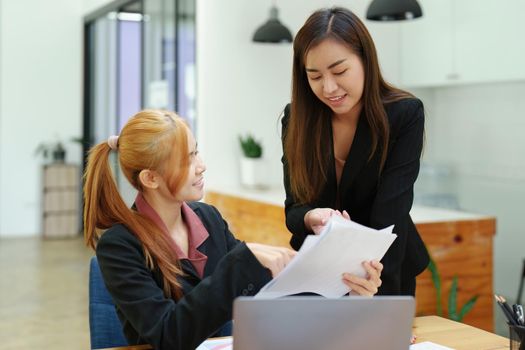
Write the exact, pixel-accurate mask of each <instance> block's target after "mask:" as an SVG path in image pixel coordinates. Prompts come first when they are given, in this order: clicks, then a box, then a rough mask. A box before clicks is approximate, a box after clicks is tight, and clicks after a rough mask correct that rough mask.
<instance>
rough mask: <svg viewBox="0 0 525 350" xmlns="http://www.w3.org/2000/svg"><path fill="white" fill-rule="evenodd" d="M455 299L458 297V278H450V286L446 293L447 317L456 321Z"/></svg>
mask: <svg viewBox="0 0 525 350" xmlns="http://www.w3.org/2000/svg"><path fill="white" fill-rule="evenodd" d="M457 297H458V276H454V277H453V278H452V285H451V286H450V291H449V293H448V316H449V318H450V319H452V320H455V321H457V317H458V315H457Z"/></svg>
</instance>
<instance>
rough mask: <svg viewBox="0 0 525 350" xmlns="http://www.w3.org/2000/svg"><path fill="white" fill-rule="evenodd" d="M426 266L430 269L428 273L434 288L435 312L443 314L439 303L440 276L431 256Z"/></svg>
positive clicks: (439, 314)
mask: <svg viewBox="0 0 525 350" xmlns="http://www.w3.org/2000/svg"><path fill="white" fill-rule="evenodd" d="M427 268H428V270H429V271H430V274H431V275H432V283H433V284H434V287H435V288H436V309H437V314H438V316H443V307H442V305H441V277H440V276H439V271H438V269H437V266H436V263H435V262H434V259H432V257H431V258H430V262H429V263H428V267H427Z"/></svg>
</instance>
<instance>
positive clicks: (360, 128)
mask: <svg viewBox="0 0 525 350" xmlns="http://www.w3.org/2000/svg"><path fill="white" fill-rule="evenodd" d="M371 144H372V136H371V134H370V128H369V127H368V123H367V121H366V117H365V115H364V113H362V114H361V116H360V117H359V122H358V123H357V130H356V132H355V135H354V140H353V141H352V148H351V149H350V152H349V153H348V157H347V159H346V162H345V165H344V167H343V173H342V175H341V181H340V183H339V193H340V195H341V198H344V194H345V193H346V192H347V191H348V189H349V188H350V187H352V184H353V182H354V180H355V178H356V177H357V174H359V172H360V171H361V170H362V169H363V167H364V166H365V165H366V163H367V160H368V157H369V156H370V147H371Z"/></svg>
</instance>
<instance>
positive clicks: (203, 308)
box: [97, 202, 271, 350]
mask: <svg viewBox="0 0 525 350" xmlns="http://www.w3.org/2000/svg"><path fill="white" fill-rule="evenodd" d="M189 205H190V207H191V208H192V209H193V210H194V211H195V213H196V214H197V215H198V216H199V218H200V219H201V220H202V222H203V224H204V226H205V227H206V229H207V230H208V233H209V237H208V239H207V240H206V241H205V242H204V243H203V244H202V245H201V246H200V247H199V248H198V250H200V251H201V252H203V253H204V254H206V255H207V256H208V260H207V263H206V266H205V268H204V278H203V279H201V278H200V277H199V276H198V274H197V272H196V271H195V269H194V268H193V265H192V264H191V263H190V262H189V261H188V260H182V261H181V264H182V268H183V270H184V273H185V275H184V277H181V278H179V281H180V283H181V284H182V287H183V291H184V297H183V298H181V299H180V300H178V301H175V300H173V299H170V298H166V297H165V296H164V295H163V291H162V285H163V283H162V275H161V274H160V271H159V270H158V269H157V270H155V271H151V270H149V269H148V268H147V267H146V262H145V258H144V253H143V249H142V244H141V243H140V241H139V240H138V239H137V238H136V237H135V235H133V233H131V232H130V231H129V230H128V229H127V228H126V227H125V226H124V225H115V226H113V227H111V228H110V229H108V230H107V231H106V232H105V233H104V234H103V235H102V237H101V238H100V241H99V242H98V245H97V258H98V261H99V264H100V269H101V271H102V275H103V277H104V282H105V284H106V286H107V288H108V290H109V292H110V294H111V296H112V298H113V300H114V302H115V305H116V308H117V313H118V315H119V318H120V320H121V321H122V323H123V328H124V334H125V335H126V338H127V339H128V341H129V343H130V344H131V345H133V344H143V343H148V344H151V345H152V346H153V347H154V348H155V349H170V350H182V349H192V350H193V349H195V348H196V347H197V346H198V345H199V344H200V343H201V342H202V341H204V340H206V338H208V337H209V336H210V335H212V334H213V333H214V332H216V331H217V330H218V329H219V328H220V327H221V326H222V325H224V324H225V323H226V322H227V321H229V320H231V318H232V303H233V300H234V299H235V298H236V297H237V296H241V295H254V294H255V293H257V291H259V289H260V288H262V286H264V285H265V284H266V283H267V282H268V281H270V279H271V274H270V272H269V270H267V269H266V268H264V267H263V266H262V265H261V264H260V263H259V262H258V260H257V259H256V258H255V256H254V255H253V254H252V253H251V251H250V250H249V249H248V248H247V247H246V245H245V244H244V243H240V242H239V241H237V240H236V239H235V238H234V237H233V235H232V234H231V232H230V231H229V229H228V225H227V224H226V222H225V221H224V220H223V219H222V217H221V215H220V214H219V212H218V211H217V209H215V208H214V207H212V206H209V205H206V204H204V203H197V202H196V203H191V204H189Z"/></svg>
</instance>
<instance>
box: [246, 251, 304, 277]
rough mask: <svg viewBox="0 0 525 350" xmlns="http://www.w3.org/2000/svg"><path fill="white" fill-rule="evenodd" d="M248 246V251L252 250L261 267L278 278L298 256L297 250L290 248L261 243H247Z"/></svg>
mask: <svg viewBox="0 0 525 350" xmlns="http://www.w3.org/2000/svg"><path fill="white" fill-rule="evenodd" d="M246 246H248V249H250V250H251V252H252V253H253V255H255V257H256V258H257V260H258V261H259V262H260V263H261V265H262V266H264V267H266V268H267V269H269V270H270V271H271V272H272V277H275V276H277V275H278V274H279V272H281V271H282V270H283V269H284V268H285V266H286V265H288V263H289V262H290V260H292V258H293V257H294V256H295V254H297V252H296V251H295V250H292V249H289V248H285V247H275V246H271V245H266V244H260V243H246Z"/></svg>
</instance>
